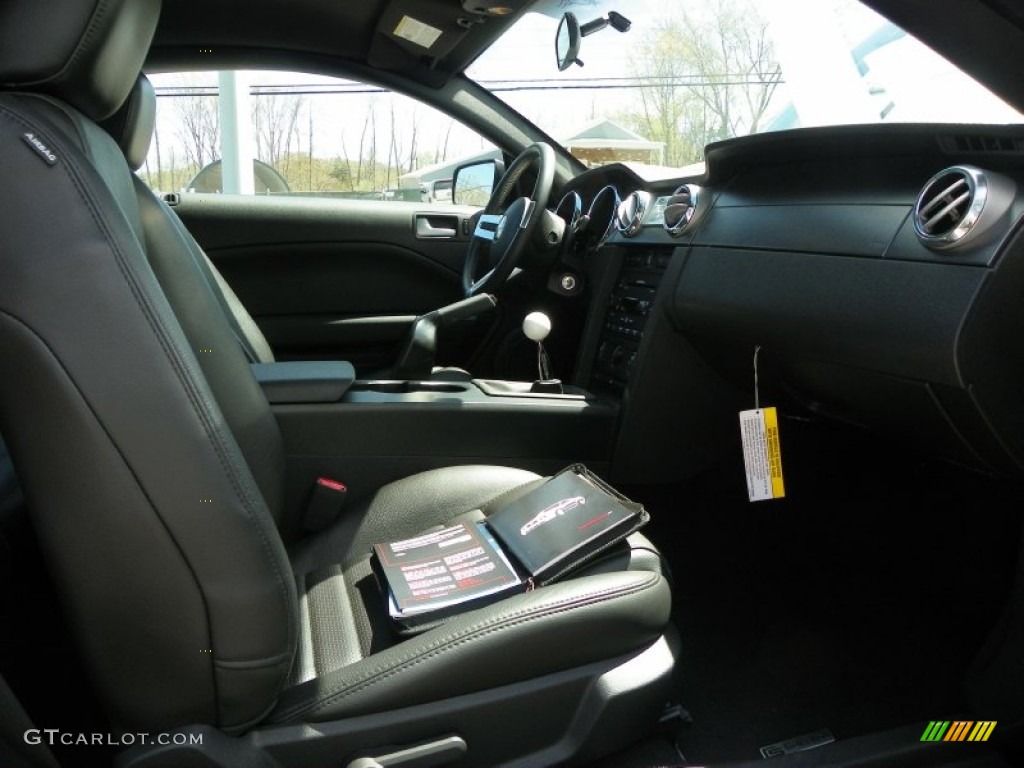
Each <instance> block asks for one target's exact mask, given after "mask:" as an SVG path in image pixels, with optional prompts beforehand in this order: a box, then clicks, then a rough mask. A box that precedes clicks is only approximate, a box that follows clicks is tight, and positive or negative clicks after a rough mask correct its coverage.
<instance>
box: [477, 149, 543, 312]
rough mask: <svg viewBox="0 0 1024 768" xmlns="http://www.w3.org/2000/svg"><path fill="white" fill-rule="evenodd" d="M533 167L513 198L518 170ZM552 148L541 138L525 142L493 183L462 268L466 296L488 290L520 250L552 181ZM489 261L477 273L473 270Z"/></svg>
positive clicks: (519, 175)
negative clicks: (531, 178) (524, 191)
mask: <svg viewBox="0 0 1024 768" xmlns="http://www.w3.org/2000/svg"><path fill="white" fill-rule="evenodd" d="M530 169H533V171H534V174H535V175H536V183H535V184H534V186H533V190H532V193H531V194H530V195H529V196H526V197H519V198H513V194H514V192H515V190H516V187H517V185H518V182H519V180H520V179H521V178H522V176H523V174H524V173H525V172H526V171H527V170H530ZM554 174H555V153H554V150H552V149H551V147H550V146H548V145H547V144H544V143H537V144H531V145H530V146H528V147H527V148H526V149H524V150H523V152H522V153H521V154H520V155H519V157H517V158H516V159H515V161H513V163H512V165H510V166H509V169H508V171H506V172H505V175H504V176H502V178H501V180H500V181H499V182H498V185H497V186H496V187H495V191H494V194H493V195H492V196H491V199H490V200H489V201H488V202H487V206H486V207H485V208H484V211H483V213H482V214H481V215H480V217H479V219H478V220H477V224H476V227H475V229H474V230H473V236H472V237H471V238H470V240H469V250H468V251H467V253H466V262H465V264H464V265H463V269H462V288H463V291H464V292H465V294H466V296H467V297H468V296H475V295H477V294H478V293H485V292H486V293H493V292H494V291H496V290H497V289H498V288H499V287H500V286H502V285H503V284H504V283H505V281H507V280H508V278H509V277H510V276H511V275H512V273H513V271H514V270H515V269H516V265H517V263H518V262H519V261H520V258H521V256H522V254H523V250H524V249H525V248H526V247H527V244H528V243H529V242H530V239H531V235H532V234H533V231H534V230H535V229H536V227H537V223H538V222H539V221H541V219H542V218H543V216H539V215H537V209H538V208H540V209H541V210H543V209H544V208H546V207H547V204H548V199H549V198H550V197H551V187H552V185H553V183H554ZM485 265H486V266H490V267H491V269H488V270H487V272H486V274H484V276H483V277H480V278H478V277H477V273H479V272H480V271H482V269H483V268H484V267H485Z"/></svg>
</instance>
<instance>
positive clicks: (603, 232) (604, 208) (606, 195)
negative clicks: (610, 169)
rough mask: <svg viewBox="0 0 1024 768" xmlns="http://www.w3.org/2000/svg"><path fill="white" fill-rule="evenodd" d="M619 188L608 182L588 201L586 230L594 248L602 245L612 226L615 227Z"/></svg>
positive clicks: (619, 201) (619, 200)
mask: <svg viewBox="0 0 1024 768" xmlns="http://www.w3.org/2000/svg"><path fill="white" fill-rule="evenodd" d="M621 202H622V201H621V199H620V198H619V190H617V189H616V188H615V187H613V186H612V185H611V184H609V185H608V186H607V187H602V188H601V190H600V191H599V192H598V193H597V194H596V195H594V199H593V201H592V202H591V203H590V210H589V211H587V219H588V220H589V223H588V224H587V231H588V232H589V233H590V239H591V240H592V242H593V243H594V247H595V248H600V247H601V246H602V245H604V243H605V241H606V240H607V239H608V236H609V235H611V233H612V230H613V228H614V227H615V215H616V213H617V212H618V210H619V203H621Z"/></svg>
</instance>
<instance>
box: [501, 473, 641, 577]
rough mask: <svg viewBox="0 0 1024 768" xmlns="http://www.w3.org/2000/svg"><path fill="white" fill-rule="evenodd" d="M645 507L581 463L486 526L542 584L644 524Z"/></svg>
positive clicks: (514, 503)
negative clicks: (603, 480)
mask: <svg viewBox="0 0 1024 768" xmlns="http://www.w3.org/2000/svg"><path fill="white" fill-rule="evenodd" d="M648 519H649V516H648V514H647V511H646V510H645V509H644V508H643V507H642V506H641V505H640V504H637V503H635V502H632V501H630V500H629V499H627V498H625V497H624V496H622V495H621V494H619V493H618V492H617V491H615V490H614V489H612V488H611V487H609V486H608V485H606V484H605V483H603V482H601V480H600V479H599V478H598V477H597V476H596V475H594V474H592V473H591V472H590V471H588V470H587V469H586V467H583V466H581V465H574V466H571V467H568V468H567V469H564V470H562V471H561V472H559V473H558V474H557V475H555V476H554V477H552V478H551V479H550V480H549V481H548V482H546V483H544V484H543V485H541V486H538V487H537V488H535V489H534V490H532V491H530V492H529V493H527V494H525V495H523V496H521V497H519V498H518V499H516V500H515V501H512V502H510V503H509V504H507V505H506V506H503V507H502V508H501V509H499V510H498V511H496V512H494V513H493V514H491V515H490V516H489V517H488V518H487V525H488V526H490V528H491V530H492V531H494V533H495V535H496V536H497V537H498V539H499V541H501V543H502V544H504V545H505V548H506V549H507V550H508V551H509V552H510V553H511V554H512V555H513V556H514V557H515V558H516V560H518V561H519V563H520V564H521V565H522V566H523V567H524V568H525V569H526V570H527V571H528V572H529V573H530V574H531V575H532V576H533V577H534V578H535V579H536V580H537V581H538V582H539V583H541V584H544V583H547V582H549V581H552V580H554V579H556V578H558V577H559V576H560V575H562V574H563V573H566V572H568V571H570V570H572V569H573V568H576V567H577V566H579V565H581V564H582V563H584V562H586V561H587V560H588V559H590V558H592V557H594V556H595V555H597V554H599V553H600V552H602V551H603V550H604V549H605V548H606V547H608V546H610V545H611V544H614V543H615V542H617V541H619V540H620V539H623V538H625V537H626V536H628V535H629V534H631V533H633V532H634V531H636V530H637V529H639V528H640V527H641V526H643V525H644V524H645V523H646V522H647V520H648Z"/></svg>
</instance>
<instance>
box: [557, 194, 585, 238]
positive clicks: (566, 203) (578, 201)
mask: <svg viewBox="0 0 1024 768" xmlns="http://www.w3.org/2000/svg"><path fill="white" fill-rule="evenodd" d="M555 215H556V216H558V217H559V218H561V219H562V221H564V222H565V226H566V231H567V232H570V233H575V232H576V231H577V230H578V228H579V226H580V219H581V218H582V217H583V198H582V197H580V195H579V192H567V193H566V194H565V195H563V196H562V199H561V200H559V201H558V205H556V206H555Z"/></svg>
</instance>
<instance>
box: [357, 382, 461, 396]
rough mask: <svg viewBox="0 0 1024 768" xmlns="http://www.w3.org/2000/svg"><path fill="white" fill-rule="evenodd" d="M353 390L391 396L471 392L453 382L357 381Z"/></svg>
mask: <svg viewBox="0 0 1024 768" xmlns="http://www.w3.org/2000/svg"><path fill="white" fill-rule="evenodd" d="M351 389H352V390H354V391H356V392H381V393H384V394H389V395H404V394H408V393H411V392H440V393H451V394H457V393H459V392H467V391H469V386H468V385H466V384H458V383H455V382H451V381H357V382H356V383H355V384H353V385H352V388H351Z"/></svg>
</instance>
